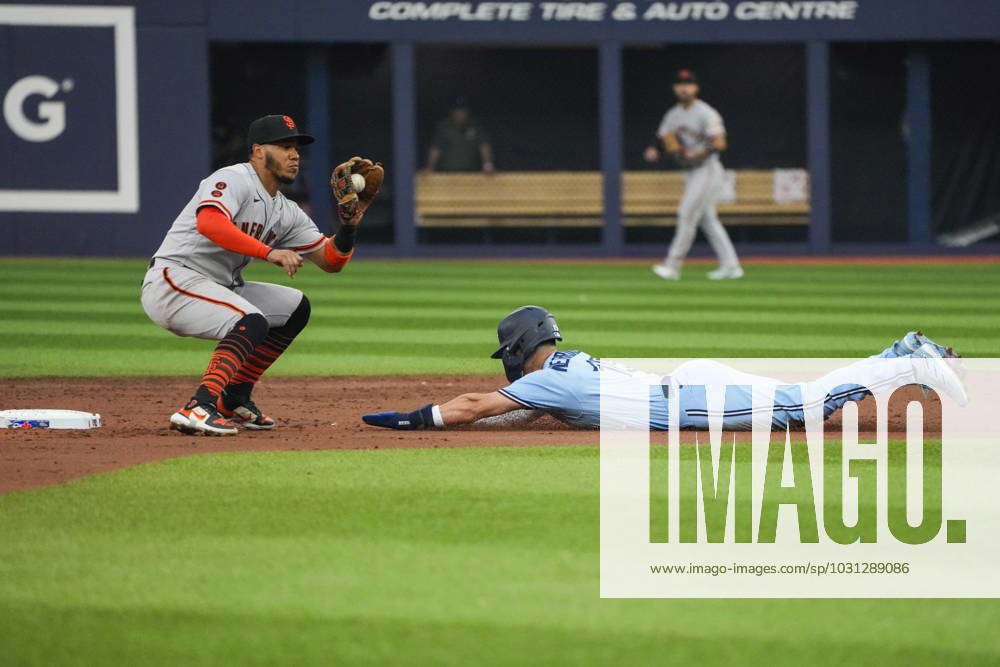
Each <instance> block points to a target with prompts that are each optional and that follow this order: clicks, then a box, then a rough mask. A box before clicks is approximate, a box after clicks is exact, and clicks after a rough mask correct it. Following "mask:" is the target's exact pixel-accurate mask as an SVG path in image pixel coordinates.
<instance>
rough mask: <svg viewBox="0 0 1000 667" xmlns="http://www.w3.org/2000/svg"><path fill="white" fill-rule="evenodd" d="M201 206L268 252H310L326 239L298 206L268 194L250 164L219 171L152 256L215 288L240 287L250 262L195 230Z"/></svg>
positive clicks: (198, 192) (205, 181) (179, 216)
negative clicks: (193, 273) (194, 273)
mask: <svg viewBox="0 0 1000 667" xmlns="http://www.w3.org/2000/svg"><path fill="white" fill-rule="evenodd" d="M203 206H213V207H215V208H217V209H219V210H220V211H222V212H223V213H224V214H225V215H226V217H228V218H229V219H230V220H232V221H233V223H234V224H236V225H237V226H238V227H239V228H240V229H241V230H242V231H243V232H245V233H247V234H249V235H250V236H252V237H254V238H256V239H260V240H261V241H263V242H264V243H265V244H267V245H269V246H271V247H272V248H288V249H291V250H295V251H298V252H299V253H301V254H309V253H311V252H315V251H316V250H317V249H319V248H320V247H321V245H322V243H323V241H325V240H326V237H325V236H323V234H321V233H320V231H319V229H317V227H316V223H314V222H313V221H312V220H311V219H309V216H308V215H306V214H305V212H304V211H303V210H302V209H301V208H299V206H298V204H296V203H295V202H293V201H290V200H289V199H287V198H286V197H285V195H283V194H282V193H281V192H278V194H276V195H275V196H274V197H272V196H271V195H269V194H268V193H267V190H265V189H264V185H263V184H262V183H261V182H260V178H258V176H257V172H255V171H254V169H253V167H252V166H250V164H249V163H243V164H234V165H231V166H229V167H223V168H222V169H219V170H218V171H216V172H214V173H213V174H212V175H211V176H209V177H208V178H206V179H205V180H203V181H202V182H201V184H200V185H199V186H198V191H197V192H196V193H195V195H194V197H192V198H191V201H189V202H188V203H187V206H185V207H184V209H183V210H182V211H181V212H180V215H178V216H177V219H176V220H174V224H173V225H172V226H171V227H170V231H168V232H167V236H166V237H165V238H164V239H163V243H161V244H160V247H159V249H157V251H156V253H155V254H154V257H156V258H159V259H165V260H169V261H171V262H174V263H177V264H180V265H183V266H185V267H187V268H189V269H191V270H193V271H197V272H198V273H201V274H202V275H204V276H206V277H208V278H210V279H211V280H213V281H214V282H216V283H218V284H219V285H224V286H235V285H242V284H243V276H242V271H243V269H244V267H246V265H247V264H249V263H250V260H251V259H252V258H250V257H247V256H246V255H241V254H239V253H235V252H231V251H229V250H226V249H225V248H221V247H219V246H217V245H216V244H215V243H213V242H212V241H211V240H210V239H208V238H207V237H205V236H203V235H202V234H201V233H200V232H199V231H198V220H197V215H198V209H200V208H202V207H203Z"/></svg>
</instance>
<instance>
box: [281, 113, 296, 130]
mask: <svg viewBox="0 0 1000 667" xmlns="http://www.w3.org/2000/svg"><path fill="white" fill-rule="evenodd" d="M281 119H282V120H284V121H285V125H287V126H288V129H289V130H294V129H295V121H294V120H292V117H291V116H282V117H281Z"/></svg>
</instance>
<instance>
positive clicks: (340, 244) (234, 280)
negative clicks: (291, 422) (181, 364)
mask: <svg viewBox="0 0 1000 667" xmlns="http://www.w3.org/2000/svg"><path fill="white" fill-rule="evenodd" d="M312 142H313V138H312V137H311V136H309V135H307V134H303V133H301V132H300V131H299V130H298V128H297V127H296V125H295V121H293V120H292V119H291V118H290V117H288V116H277V115H275V116H265V117H263V118H258V119H257V120H255V121H254V122H253V123H252V124H251V125H250V131H249V133H248V137H247V143H248V145H249V148H250V161H249V162H246V163H243V164H236V165H232V166H229V167H224V168H222V169H219V170H218V171H216V172H214V173H213V174H212V175H210V176H209V177H208V178H206V179H205V180H203V181H202V182H201V184H200V185H199V187H198V191H197V192H196V193H195V195H194V197H192V198H191V201H189V202H188V204H187V206H185V207H184V209H183V210H182V211H181V213H180V215H178V216H177V219H176V220H174V223H173V225H172V226H171V228H170V231H168V232H167V235H166V238H164V240H163V243H162V244H161V245H160V247H159V249H158V250H157V251H156V253H155V254H154V256H153V259H152V260H151V261H150V263H149V269H148V271H147V272H146V277H145V279H144V280H143V282H142V297H141V300H142V307H143V309H144V310H145V311H146V314H147V315H149V318H150V319H151V320H153V322H155V323H156V324H158V325H160V326H161V327H163V328H164V329H166V330H167V331H170V332H171V333H174V334H177V335H178V336H193V337H196V338H209V339H214V340H218V341H219V345H218V346H217V347H216V348H215V352H214V353H213V354H212V359H211V361H210V362H209V364H208V368H207V369H206V370H205V373H204V375H203V376H202V378H201V383H200V385H199V386H198V388H197V390H196V391H195V394H194V396H192V398H191V400H190V401H188V403H187V404H186V405H185V406H184V407H183V408H182V409H181V410H179V411H177V412H175V413H174V414H173V415H172V416H171V417H170V428H172V429H175V430H179V431H182V432H184V433H204V434H209V435H232V434H235V433H236V432H237V428H236V426H235V424H234V423H232V421H230V420H233V421H238V422H241V423H242V425H243V426H244V427H245V428H248V429H271V428H274V426H275V425H276V422H275V420H274V419H272V418H270V417H267V416H265V415H264V414H263V413H262V412H261V411H260V409H258V408H257V406H256V405H255V404H254V402H253V400H252V397H251V394H252V392H253V388H254V386H255V384H256V383H257V380H258V379H259V378H260V376H261V375H262V374H263V373H264V372H265V371H266V370H267V369H268V368H269V367H270V366H271V364H272V363H274V361H275V360H276V359H277V358H278V357H279V356H280V355H281V353H282V352H284V351H285V349H286V348H287V347H288V346H289V345H290V344H291V342H292V341H293V340H294V339H295V337H296V336H297V335H298V334H299V332H300V331H302V329H303V328H304V327H305V326H306V323H307V322H308V321H309V313H310V306H309V300H308V299H307V298H306V296H305V295H304V294H302V292H300V291H299V290H297V289H292V288H290V287H284V286H282V285H272V284H269V283H260V282H246V281H244V280H243V277H242V271H243V269H244V268H245V267H246V266H247V265H248V264H249V263H250V262H251V261H252V260H253V259H255V258H256V259H264V260H267V261H268V262H271V263H273V264H276V265H278V266H280V267H281V268H282V269H283V270H284V271H285V272H286V273H287V274H288V275H289V276H292V277H294V275H295V272H296V271H297V270H298V269H299V267H300V266H302V263H303V257H305V258H307V259H309V260H310V261H312V262H313V263H315V264H316V265H317V266H319V267H320V268H321V269H323V270H324V271H327V272H329V273H336V272H339V271H340V270H341V269H342V268H343V267H344V265H345V264H347V262H348V261H349V260H350V259H351V256H352V255H353V254H354V240H355V236H356V232H357V225H358V223H359V222H360V220H361V218H362V216H363V215H364V212H365V210H366V209H367V208H368V206H369V205H370V204H371V202H372V200H373V199H374V197H375V195H376V194H378V190H379V187H380V185H381V183H382V179H383V177H384V173H383V170H382V167H381V166H379V165H376V164H372V162H371V161H370V160H363V159H362V158H351V160H349V161H348V162H345V163H343V164H341V165H339V166H338V167H337V168H336V169H335V170H334V173H333V177H332V179H331V185H332V187H333V190H334V194H335V195H336V197H337V202H338V207H337V211H338V214H339V215H340V221H341V222H340V227H339V229H338V230H337V233H336V234H335V235H334V236H333V237H331V238H326V237H325V236H324V235H323V234H322V233H320V231H319V229H317V227H316V225H315V223H313V221H312V220H310V219H309V216H307V215H306V214H305V213H304V212H303V211H302V209H301V208H299V207H298V205H297V204H295V202H292V201H290V200H288V199H287V198H286V197H285V196H284V195H283V194H282V193H281V191H280V190H279V187H280V185H281V184H287V183H291V182H292V181H293V180H294V179H295V177H296V176H297V175H298V172H299V157H300V156H299V147H300V146H303V145H305V144H309V143H312ZM352 174H355V175H357V174H360V175H361V176H362V177H364V178H365V184H364V187H363V188H361V189H358V188H356V186H355V185H354V184H353V181H352Z"/></svg>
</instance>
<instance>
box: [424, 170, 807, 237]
mask: <svg viewBox="0 0 1000 667" xmlns="http://www.w3.org/2000/svg"><path fill="white" fill-rule="evenodd" d="M736 174H737V175H736V199H735V201H733V202H731V203H721V204H719V206H718V211H719V216H720V218H721V219H722V221H723V222H724V223H725V224H727V225H805V224H808V220H809V203H808V202H796V203H777V202H775V201H774V175H773V172H771V171H738V172H736ZM601 188H602V185H601V173H600V172H592V171H587V172H570V171H545V172H502V173H498V174H495V175H493V176H484V175H483V174H478V173H468V174H466V173H461V174H453V173H445V174H438V173H435V174H423V175H420V176H418V178H417V183H416V201H417V224H418V226H421V227H533V226H539V227H600V226H601V224H602V211H603V209H602V199H603V197H602V190H601ZM682 192H683V180H682V176H681V173H680V172H678V171H639V172H625V175H624V183H623V188H622V201H623V209H624V211H623V212H624V224H626V225H628V226H634V227H640V226H663V225H673V224H676V220H677V216H676V212H677V205H678V203H679V202H680V199H681V194H682Z"/></svg>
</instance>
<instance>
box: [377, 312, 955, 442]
mask: <svg viewBox="0 0 1000 667" xmlns="http://www.w3.org/2000/svg"><path fill="white" fill-rule="evenodd" d="M497 338H498V339H499V341H500V347H499V348H497V351H496V352H494V353H493V358H494V359H502V361H503V366H504V371H505V372H506V374H507V379H508V380H510V382H511V384H510V385H509V386H507V387H504V388H502V389H499V390H497V391H494V392H491V393H487V394H462V395H461V396H458V397H456V398H453V399H452V400H450V401H448V402H446V403H443V404H441V405H434V404H430V403H429V404H427V405H425V406H423V407H421V408H418V409H417V410H414V411H413V412H408V413H407V412H377V413H373V414H367V415H364V416H363V417H362V419H363V420H364V421H365V423H367V424H371V425H372V426H381V427H384V428H393V429H399V430H413V429H421V428H433V427H437V428H441V427H446V426H455V425H459V424H468V423H470V422H474V421H475V422H476V423H484V424H488V425H501V426H515V425H518V424H522V423H525V422H528V421H531V420H532V419H536V418H538V417H540V416H541V415H543V414H546V413H547V414H550V415H552V416H553V417H555V418H556V419H558V420H559V421H561V422H563V423H566V424H568V425H570V426H572V427H574V428H581V429H596V428H600V425H601V394H602V393H604V394H605V395H606V396H611V397H614V398H618V399H620V400H628V401H629V402H632V393H631V391H630V389H631V387H634V386H635V385H636V384H637V383H639V384H645V385H648V387H649V390H648V392H649V393H648V408H649V427H650V428H651V429H652V430H654V431H661V430H667V429H668V428H669V425H670V419H669V414H668V409H669V404H668V401H667V393H666V391H665V390H664V386H663V385H666V386H667V387H669V391H671V392H673V391H677V392H678V394H677V395H678V404H679V414H678V419H677V422H678V425H679V427H680V428H691V429H707V428H709V412H708V401H707V397H706V385H716V384H718V385H725V386H726V393H725V404H724V408H723V412H722V414H721V415H717V413H712V416H713V417H716V416H721V417H722V427H723V428H724V429H726V430H750V429H751V428H752V426H753V421H754V415H755V414H762V413H763V414H764V415H765V416H769V417H770V420H771V427H772V428H775V429H784V428H787V427H788V426H789V425H791V424H802V423H804V422H805V419H806V411H807V410H810V409H820V408H821V409H822V415H823V418H824V419H825V418H828V417H830V416H831V415H832V414H834V412H836V411H837V410H839V409H840V408H841V407H843V406H844V404H846V403H847V402H848V401H858V400H861V399H862V398H864V397H865V396H868V395H870V394H872V393H873V392H878V393H882V392H890V391H892V390H894V389H896V388H897V387H901V386H904V385H907V384H925V385H930V386H932V387H935V388H937V389H940V390H942V391H944V392H945V393H946V394H948V395H949V396H951V397H952V398H953V399H954V400H955V401H956V402H957V403H958V404H959V405H964V404H965V403H966V402H967V401H968V397H967V396H966V394H965V389H964V387H963V384H962V381H961V379H960V377H959V374H958V371H960V370H961V362H960V360H959V359H957V357H958V355H956V354H955V353H954V351H952V350H951V348H945V347H942V346H941V345H938V344H937V343H935V342H934V341H932V340H930V339H928V338H927V337H926V336H924V335H923V334H922V333H920V332H919V331H911V332H910V333H908V334H906V335H905V336H903V337H902V338H901V339H899V340H897V341H895V342H893V343H892V345H890V346H889V347H887V348H886V349H885V350H883V351H882V352H881V353H879V354H877V355H875V356H873V357H869V358H868V359H863V360H861V361H858V362H855V363H853V364H851V365H849V366H845V367H844V368H840V369H838V370H835V371H833V372H831V373H828V374H827V375H825V376H823V377H822V378H820V379H818V380H815V381H812V382H806V383H802V384H801V385H799V384H795V385H789V384H783V383H782V382H780V381H778V380H774V379H772V378H767V377H762V376H756V375H749V374H747V373H743V372H740V371H738V370H736V369H734V368H730V367H729V366H726V365H724V364H721V363H719V362H716V361H712V360H710V359H695V360H693V361H689V362H686V363H684V364H681V365H680V366H678V367H677V368H676V369H675V370H674V371H673V372H672V373H671V375H670V376H669V378H661V377H660V376H657V375H653V374H650V373H646V372H643V371H637V370H635V369H632V368H628V367H626V366H622V365H618V364H610V363H609V362H607V361H604V360H601V359H597V358H595V357H592V356H590V355H589V354H587V353H586V352H581V351H579V350H557V349H556V342H557V341H561V340H562V334H561V333H560V332H559V325H558V324H556V320H555V318H554V317H553V316H552V314H551V313H550V312H549V311H547V310H545V309H544V308H539V307H538V306H523V307H521V308H518V309H517V310H515V311H514V312H512V313H510V314H509V315H507V316H506V317H505V318H503V320H501V321H500V325H499V326H498V327H497ZM602 368H603V369H605V370H607V371H608V372H607V373H604V374H602V373H601V370H602ZM813 397H816V398H815V399H813ZM635 407H636V408H637V409H644V408H645V407H646V406H635Z"/></svg>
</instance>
